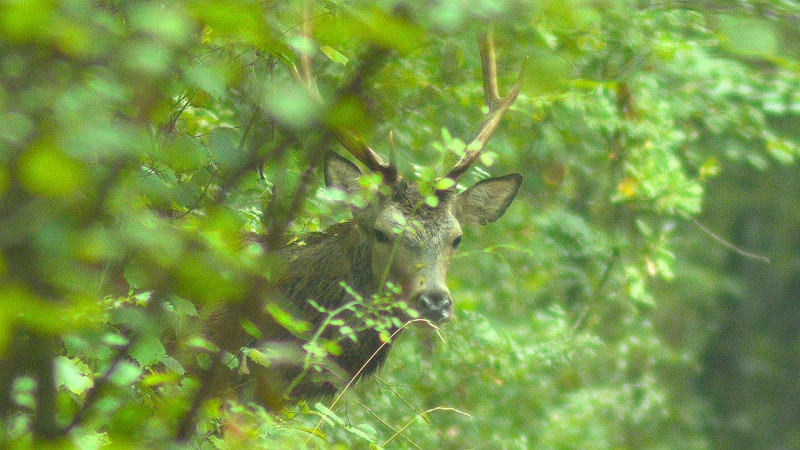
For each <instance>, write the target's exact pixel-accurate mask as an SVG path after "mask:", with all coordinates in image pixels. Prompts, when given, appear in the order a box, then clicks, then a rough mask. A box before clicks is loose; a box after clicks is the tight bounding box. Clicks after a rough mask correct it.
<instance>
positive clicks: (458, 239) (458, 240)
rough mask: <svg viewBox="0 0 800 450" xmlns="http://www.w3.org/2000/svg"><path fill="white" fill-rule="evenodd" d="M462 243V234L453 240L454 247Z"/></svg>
mask: <svg viewBox="0 0 800 450" xmlns="http://www.w3.org/2000/svg"><path fill="white" fill-rule="evenodd" d="M460 244H461V236H459V237H457V238H455V239H454V240H453V248H458V246H459V245H460Z"/></svg>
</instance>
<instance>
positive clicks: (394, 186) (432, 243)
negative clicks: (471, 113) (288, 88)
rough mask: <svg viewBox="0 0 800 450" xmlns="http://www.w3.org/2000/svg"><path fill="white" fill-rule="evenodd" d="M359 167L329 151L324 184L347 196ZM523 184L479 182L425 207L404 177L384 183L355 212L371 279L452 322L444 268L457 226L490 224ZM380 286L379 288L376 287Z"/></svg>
mask: <svg viewBox="0 0 800 450" xmlns="http://www.w3.org/2000/svg"><path fill="white" fill-rule="evenodd" d="M361 175H362V174H361V171H360V170H359V169H358V167H357V166H356V165H355V164H353V163H351V162H349V161H348V160H346V159H344V158H342V157H341V156H338V155H336V154H335V153H332V152H331V153H329V154H328V156H327V158H326V161H325V182H326V184H327V185H328V187H330V188H336V189H340V190H343V191H345V192H348V193H354V192H355V191H356V190H357V189H359V184H358V180H359V178H360V177H361ZM521 183H522V176H521V175H519V174H516V173H514V174H510V175H506V176H504V177H500V178H490V179H487V180H483V181H481V182H479V183H477V184H475V185H474V186H472V187H471V188H469V189H467V190H465V191H463V192H461V193H456V192H455V190H454V189H448V190H444V191H439V192H437V193H436V195H437V197H438V199H439V202H438V204H437V205H436V206H435V207H431V206H428V205H427V204H426V202H425V201H424V197H423V196H422V195H420V192H419V189H418V187H417V185H416V184H415V183H409V182H407V181H406V180H405V179H403V178H402V177H399V176H397V177H395V179H394V180H392V181H388V182H385V184H386V185H387V187H388V188H389V189H387V190H386V191H387V192H388V193H386V194H379V195H378V197H377V198H376V199H375V200H374V201H372V202H370V203H369V204H367V205H366V206H365V207H363V208H356V207H354V208H353V218H354V221H355V222H356V226H357V227H358V232H359V234H360V239H361V241H363V242H366V246H367V249H368V252H369V254H370V258H371V264H370V267H371V269H372V274H371V276H372V279H373V280H375V281H376V282H377V283H378V284H380V285H383V284H385V283H386V282H387V281H388V282H391V283H393V284H394V285H396V286H399V287H400V289H401V297H402V299H404V300H406V302H407V303H408V304H409V305H410V306H411V307H413V308H414V309H416V310H417V311H419V312H420V314H421V315H422V317H424V318H426V319H428V320H431V321H433V322H442V321H446V320H448V319H450V318H451V317H452V314H453V309H452V307H453V301H452V299H451V297H450V291H449V290H448V289H447V285H446V284H445V278H446V276H447V269H448V267H449V266H450V261H451V260H452V258H453V255H454V253H455V252H456V250H457V249H458V246H459V244H460V243H461V238H462V231H461V226H462V225H466V224H477V225H484V224H487V223H490V222H494V221H495V220H497V219H499V218H500V216H502V215H503V213H504V212H505V211H506V209H507V208H508V206H509V205H510V204H511V201H512V200H513V199H514V196H515V195H516V194H517V190H518V189H519V187H520V184H521ZM378 288H380V286H378Z"/></svg>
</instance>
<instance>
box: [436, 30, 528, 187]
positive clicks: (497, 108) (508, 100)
mask: <svg viewBox="0 0 800 450" xmlns="http://www.w3.org/2000/svg"><path fill="white" fill-rule="evenodd" d="M478 46H479V48H480V52H481V73H482V74H483V94H484V100H485V102H486V107H487V108H489V113H488V114H487V116H486V118H485V119H484V120H483V123H482V124H481V127H480V130H479V131H478V133H477V134H476V135H475V138H474V139H473V140H472V142H471V143H470V144H469V146H467V151H466V153H464V156H462V157H461V159H459V160H458V162H457V163H456V164H455V166H453V168H452V169H450V172H448V173H447V175H445V178H450V179H452V180H454V181H458V180H459V178H461V177H462V176H463V175H464V174H465V173H466V172H467V170H469V168H470V167H472V164H473V163H475V161H476V160H477V159H478V156H480V154H481V151H483V149H484V148H485V147H486V144H487V143H488V142H489V139H490V138H491V137H492V134H494V132H495V130H496V129H497V126H498V125H500V121H501V120H502V119H503V116H504V115H505V113H506V111H508V109H509V108H510V107H511V105H513V104H514V101H516V100H517V95H519V91H520V89H522V80H523V75H524V72H525V66H524V65H523V67H522V68H521V69H520V71H519V75H518V76H517V81H516V82H515V83H514V87H512V88H511V92H509V93H508V95H507V96H505V97H500V95H499V94H498V90H497V56H496V54H495V49H494V34H493V30H492V29H491V28H490V29H489V30H488V31H487V32H486V34H485V35H482V36H481V37H480V38H479V39H478Z"/></svg>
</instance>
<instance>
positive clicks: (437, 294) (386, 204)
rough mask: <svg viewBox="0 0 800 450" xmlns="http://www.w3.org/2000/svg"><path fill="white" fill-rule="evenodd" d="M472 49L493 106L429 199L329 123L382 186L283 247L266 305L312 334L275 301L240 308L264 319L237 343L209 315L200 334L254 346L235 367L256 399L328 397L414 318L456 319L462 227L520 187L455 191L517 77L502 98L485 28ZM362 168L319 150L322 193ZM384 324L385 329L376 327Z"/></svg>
mask: <svg viewBox="0 0 800 450" xmlns="http://www.w3.org/2000/svg"><path fill="white" fill-rule="evenodd" d="M479 44H480V45H479V47H480V54H481V67H482V75H483V88H484V96H485V103H486V107H487V108H488V113H487V115H486V117H485V119H484V120H483V122H482V124H481V125H480V127H479V130H478V132H477V133H476V135H475V138H474V139H473V140H472V143H471V144H470V145H469V146H468V147H467V150H466V151H465V152H464V154H463V155H462V156H461V157H460V159H459V160H458V161H457V162H456V163H455V165H454V166H453V167H452V168H451V169H450V170H449V171H448V172H447V173H446V174H445V175H444V176H443V177H442V178H446V179H449V180H451V182H450V183H444V185H450V186H449V187H448V188H447V189H440V190H437V191H436V192H435V196H436V198H437V201H436V202H433V203H434V205H433V206H432V205H431V204H430V202H426V201H425V198H424V196H423V195H422V194H421V193H420V189H419V186H418V185H417V184H416V183H414V182H411V181H408V180H407V179H405V178H404V177H403V176H401V175H400V174H399V173H398V170H397V168H396V166H395V165H394V164H391V163H387V162H386V161H384V160H383V159H382V158H381V157H380V156H379V155H378V154H377V153H376V152H375V151H374V150H372V149H371V148H370V147H369V146H368V145H367V144H366V143H365V141H364V140H363V139H361V138H360V137H358V136H356V135H355V133H353V132H351V131H348V130H342V129H334V130H331V131H332V133H333V134H334V136H335V137H336V138H337V140H338V141H339V142H340V143H341V144H342V146H343V147H344V148H345V149H347V150H348V152H349V153H350V154H351V155H352V156H353V157H354V158H355V159H356V160H358V161H359V162H361V163H362V164H363V165H364V166H365V167H366V168H367V169H368V170H370V171H372V172H374V173H378V174H380V176H381V178H382V182H381V184H382V187H381V189H380V190H379V192H378V193H377V194H376V195H374V197H373V198H371V199H370V200H369V201H368V202H367V203H366V204H363V205H354V204H351V205H350V210H351V212H352V216H353V219H352V220H348V221H345V222H342V223H338V224H335V225H333V226H331V227H330V228H328V229H326V230H325V231H322V232H318V233H312V234H309V235H306V236H302V237H300V238H298V239H295V240H294V241H293V242H291V243H289V244H288V245H286V246H285V247H284V248H283V249H281V250H280V251H279V254H280V256H281V258H282V259H283V261H284V264H285V267H284V274H283V275H282V276H281V277H280V279H279V280H278V282H277V283H276V285H275V289H274V290H273V291H272V293H271V295H272V297H273V298H280V299H281V301H279V302H277V303H273V306H274V305H279V308H278V310H280V311H281V314H283V313H286V314H288V315H289V316H291V317H293V318H294V319H295V320H297V321H299V322H301V323H305V324H308V326H307V329H306V330H304V331H303V330H301V331H297V330H293V331H292V330H289V329H288V328H291V327H287V326H285V324H283V323H278V324H276V323H275V322H281V321H280V320H276V316H275V311H276V309H275V308H273V309H272V310H271V313H270V314H265V313H264V308H261V309H260V310H258V311H256V312H253V311H251V312H250V313H247V314H245V315H248V316H249V317H248V318H250V319H251V320H254V321H255V320H258V321H261V322H267V321H269V322H271V324H270V325H263V326H259V328H260V330H261V332H259V333H256V335H253V333H250V334H246V333H241V332H239V335H242V336H244V338H237V339H233V342H232V343H231V336H230V335H228V332H227V331H222V330H226V329H228V330H230V329H231V326H233V327H235V326H238V323H236V324H232V325H231V324H228V325H227V326H226V325H223V323H224V322H225V321H226V320H229V319H230V318H231V317H235V318H239V317H240V316H241V315H242V314H240V315H239V316H236V315H235V314H234V315H232V314H230V312H229V311H228V310H227V309H225V308H222V309H218V310H216V311H214V312H212V315H211V316H212V317H211V318H210V319H211V320H210V321H209V322H210V323H211V325H208V326H207V333H206V335H207V336H208V337H209V339H210V340H211V341H212V342H216V343H221V342H227V345H222V347H226V348H228V349H230V350H231V351H233V350H234V349H235V348H236V347H238V346H244V347H248V348H255V349H260V350H257V351H256V352H255V353H253V352H252V351H251V352H250V353H249V355H250V356H251V357H250V358H243V359H242V361H243V363H242V366H243V367H244V372H245V373H246V374H247V376H249V377H250V378H252V379H254V380H255V383H254V384H255V390H256V392H255V395H256V397H257V398H258V399H259V401H261V402H262V403H263V404H266V405H267V406H269V407H270V408H271V409H280V408H281V407H282V406H283V405H285V404H286V403H287V402H288V401H291V400H293V399H294V400H296V399H312V398H318V397H326V396H330V395H333V394H335V393H337V392H339V391H341V390H342V388H343V386H349V385H350V384H351V383H352V382H354V381H355V380H358V379H360V378H363V377H366V376H369V375H370V374H373V373H374V372H375V371H376V370H378V368H379V367H380V366H381V365H382V364H383V363H384V361H385V360H386V358H387V355H388V353H389V350H390V348H391V346H392V342H393V341H394V340H396V337H397V336H396V335H397V334H398V333H399V331H400V330H401V329H402V328H403V326H404V325H403V324H405V323H407V322H408V321H410V320H424V321H427V322H429V323H431V324H434V325H438V324H442V323H444V322H446V321H448V320H451V319H452V318H453V296H452V294H451V292H450V290H449V289H448V287H447V283H446V278H447V271H448V268H449V266H450V262H451V261H452V259H453V258H454V256H455V254H456V252H457V251H458V247H459V244H460V243H461V241H462V237H463V227H465V226H471V225H485V224H488V223H491V222H494V221H496V220H498V219H499V218H500V217H501V216H502V215H503V214H504V213H505V212H506V210H507V209H508V207H509V206H510V205H511V203H512V201H513V200H514V198H515V196H516V195H517V192H518V191H519V188H520V186H521V184H522V176H521V175H520V174H519V173H511V174H508V175H505V176H501V177H495V178H488V179H484V180H482V181H479V182H477V183H476V184H474V185H472V186H470V187H469V188H467V189H465V190H462V191H460V192H459V191H458V189H457V187H458V181H459V180H460V179H461V177H462V176H463V175H464V174H465V173H467V171H468V170H469V169H470V167H471V166H472V165H473V164H474V163H475V161H476V160H477V159H478V157H479V156H480V153H481V151H483V149H484V148H485V147H486V145H487V143H488V141H489V139H490V138H491V136H492V134H493V133H494V131H495V130H496V129H497V127H498V125H499V124H500V122H501V119H502V117H503V116H504V115H505V113H506V112H507V111H508V110H509V108H510V107H511V105H512V104H513V103H514V102H515V100H516V98H517V96H518V94H519V92H520V88H521V81H522V75H523V71H522V70H520V74H519V76H518V77H517V81H516V83H515V84H514V86H513V88H512V89H511V90H510V92H509V93H508V95H506V96H505V97H500V96H499V94H498V86H497V65H496V64H497V63H496V56H495V50H494V44H493V42H492V35H491V32H489V33H487V34H486V35H484V36H483V37H482V38H481V39H479ZM301 62H303V61H301ZM305 64H307V61H306V62H305ZM306 68H307V67H306ZM304 72H306V73H308V71H307V70H306V71H304ZM295 74H296V77H297V79H298V81H300V82H302V83H303V84H304V86H306V87H307V88H308V89H309V91H310V92H312V93H313V94H314V95H317V96H318V95H319V94H318V91H315V88H314V86H313V82H312V81H311V79H310V78H307V77H303V76H302V75H301V74H300V71H296V72H295ZM363 174H364V173H363V172H362V170H361V169H360V168H359V167H358V166H357V165H356V164H354V163H353V162H351V161H350V160H348V159H346V158H344V157H342V156H340V155H339V154H337V153H335V152H332V151H328V152H327V153H326V155H325V158H324V178H325V185H326V186H327V188H328V189H332V190H338V191H340V192H342V193H344V194H345V195H346V196H350V195H355V194H357V193H358V192H360V190H361V185H360V184H359V180H360V179H361V177H362V176H363ZM381 299H383V300H382V302H381ZM376 305H378V306H376ZM381 305H382V306H381ZM387 305H388V306H387ZM392 305H395V306H394V307H393V306H392ZM397 305H400V306H399V307H397ZM251 313H252V314H251ZM333 313H335V314H333ZM382 319H387V320H383V322H381V320H382ZM379 323H382V324H383V325H381V326H376V325H375V324H379ZM370 324H372V325H370ZM264 330H266V331H264ZM315 331H316V335H315V334H314V332H315ZM314 339H316V341H314ZM325 339H326V340H328V342H334V343H335V345H334V346H333V347H329V351H326V352H324V353H326V354H324V355H323V356H324V358H322V361H323V362H319V361H317V362H316V363H314V364H309V351H310V350H309V348H310V347H308V344H309V342H312V341H313V342H318V341H320V340H325ZM242 340H244V341H248V342H244V343H243V342H242ZM265 354H272V355H278V356H276V357H275V358H273V359H272V360H270V361H268V362H267V363H263V361H262V362H259V361H258V360H259V358H258V357H256V358H254V357H253V355H258V356H259V357H261V359H263V356H264V355H265ZM299 361H303V362H305V364H300V363H299ZM245 362H249V364H245ZM240 372H242V367H240Z"/></svg>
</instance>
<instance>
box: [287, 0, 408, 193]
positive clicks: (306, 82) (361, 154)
mask: <svg viewBox="0 0 800 450" xmlns="http://www.w3.org/2000/svg"><path fill="white" fill-rule="evenodd" d="M313 4H314V2H312V1H309V2H306V3H305V5H304V6H303V22H302V24H301V27H300V33H301V35H302V36H303V37H304V38H306V39H307V40H310V38H311V11H312V10H313V8H314V6H313ZM291 72H292V76H293V77H294V78H295V80H296V81H297V82H298V83H300V84H301V85H302V86H303V87H304V88H305V89H306V91H307V92H308V94H309V95H310V96H311V98H313V99H314V101H315V102H317V104H320V105H322V104H323V99H322V94H320V92H319V89H318V88H317V84H316V83H315V82H314V78H313V76H312V74H311V58H310V56H309V54H308V52H300V69H299V70H298V68H297V66H294V65H292V67H291ZM331 132H332V133H333V135H334V137H336V140H338V141H339V143H340V144H342V146H343V147H344V148H345V149H347V151H348V152H350V154H351V155H353V157H355V158H356V159H357V160H359V161H361V162H362V163H363V164H364V165H365V166H367V168H368V169H369V170H371V171H373V172H378V173H381V174H382V175H383V177H384V180H386V181H388V182H393V181H395V180H396V179H397V169H396V168H395V167H394V166H393V165H391V164H389V163H387V162H385V161H384V160H383V159H382V158H381V157H380V156H379V155H378V154H377V153H375V151H374V150H372V149H371V148H370V147H369V145H367V143H366V142H365V141H364V139H363V138H361V137H360V136H358V135H357V134H356V133H354V132H353V131H351V130H347V129H340V128H335V127H331Z"/></svg>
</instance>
